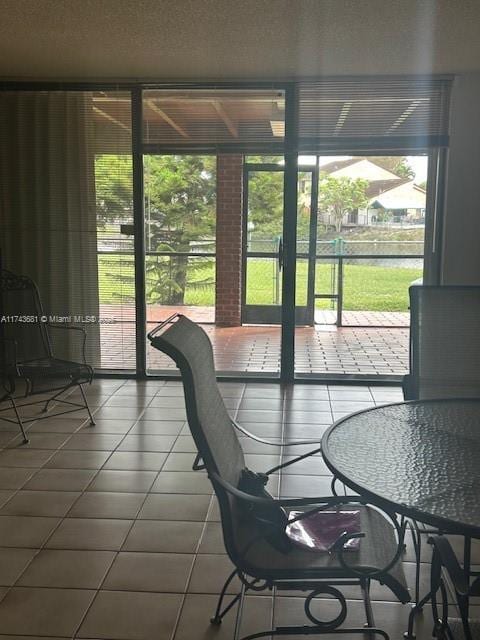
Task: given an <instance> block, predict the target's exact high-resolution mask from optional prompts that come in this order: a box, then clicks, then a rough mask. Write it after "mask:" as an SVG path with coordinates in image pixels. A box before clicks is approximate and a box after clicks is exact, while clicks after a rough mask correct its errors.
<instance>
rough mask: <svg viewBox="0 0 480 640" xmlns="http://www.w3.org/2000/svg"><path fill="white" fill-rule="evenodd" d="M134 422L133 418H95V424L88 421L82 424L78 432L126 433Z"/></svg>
mask: <svg viewBox="0 0 480 640" xmlns="http://www.w3.org/2000/svg"><path fill="white" fill-rule="evenodd" d="M134 424H135V420H120V419H118V420H117V419H115V420H107V419H106V418H96V417H95V425H93V426H92V425H91V424H90V423H89V422H87V423H86V424H84V425H83V427H82V428H81V429H80V430H79V432H78V433H96V434H98V433H112V434H117V435H121V434H124V435H125V434H126V433H128V432H129V431H130V429H131V428H132V427H133V425H134Z"/></svg>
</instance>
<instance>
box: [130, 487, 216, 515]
mask: <svg viewBox="0 0 480 640" xmlns="http://www.w3.org/2000/svg"><path fill="white" fill-rule="evenodd" d="M209 504H210V496H201V495H184V494H175V495H171V494H163V493H157V494H150V495H149V496H148V497H147V499H146V500H145V504H144V505H143V507H142V510H141V511H140V513H139V515H138V517H139V518H140V519H144V520H191V521H203V520H205V517H206V515H207V510H208V506H209Z"/></svg>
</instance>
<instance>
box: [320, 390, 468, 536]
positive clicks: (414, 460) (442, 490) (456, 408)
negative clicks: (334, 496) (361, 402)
mask: <svg viewBox="0 0 480 640" xmlns="http://www.w3.org/2000/svg"><path fill="white" fill-rule="evenodd" d="M322 453H323V458H324V460H325V462H326V464H327V466H328V467H329V469H330V470H331V471H332V473H333V474H334V475H335V476H336V477H337V478H338V479H339V480H341V481H342V482H343V483H344V484H345V485H347V486H348V487H350V488H351V489H353V490H354V491H356V492H357V493H359V494H360V495H361V496H363V497H365V498H366V499H368V500H369V501H371V502H372V504H377V505H378V506H379V507H384V508H386V509H387V510H390V511H392V510H393V511H395V512H396V513H399V514H403V515H405V516H408V517H410V518H413V519H415V520H417V521H420V522H424V523H425V524H428V525H431V526H433V527H436V528H439V529H441V530H443V531H448V532H451V533H458V534H461V535H464V536H469V537H480V400H468V399H448V400H422V401H411V402H402V403H396V404H389V405H384V406H380V407H374V408H372V409H367V410H365V411H360V412H358V413H354V414H352V415H350V416H347V417H346V418H342V419H341V420H339V421H337V422H336V423H335V424H334V425H333V426H332V427H330V428H329V429H328V431H326V433H325V435H324V436H323V439H322Z"/></svg>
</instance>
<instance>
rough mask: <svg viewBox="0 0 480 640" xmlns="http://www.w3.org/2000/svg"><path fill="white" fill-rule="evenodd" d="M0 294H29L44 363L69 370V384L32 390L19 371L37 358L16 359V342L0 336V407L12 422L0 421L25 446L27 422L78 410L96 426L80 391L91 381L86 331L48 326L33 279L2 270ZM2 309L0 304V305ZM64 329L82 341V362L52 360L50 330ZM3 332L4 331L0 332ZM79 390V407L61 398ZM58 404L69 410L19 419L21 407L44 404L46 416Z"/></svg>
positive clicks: (25, 377)
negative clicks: (21, 387) (13, 427)
mask: <svg viewBox="0 0 480 640" xmlns="http://www.w3.org/2000/svg"><path fill="white" fill-rule="evenodd" d="M0 284H1V286H0V295H1V294H2V293H3V292H4V291H16V290H21V291H28V292H31V295H32V301H33V305H34V308H35V311H36V313H35V318H34V321H33V322H31V324H33V325H34V326H36V328H37V329H38V330H39V331H40V335H41V341H42V347H43V350H44V358H42V359H45V360H47V361H48V360H50V361H55V362H58V363H59V364H60V365H63V367H64V368H65V370H68V369H70V372H69V374H68V375H70V377H71V381H70V382H67V383H66V384H62V385H58V384H57V385H53V386H50V387H47V388H42V389H39V390H36V389H35V386H34V382H35V378H34V377H29V376H27V375H25V374H24V373H22V371H21V368H22V367H25V366H28V364H29V363H30V362H35V360H36V359H33V360H21V361H20V360H19V358H18V346H19V345H18V341H17V340H16V339H12V338H8V337H5V336H4V335H0V348H1V349H2V351H3V358H2V362H3V363H4V366H3V370H0V379H1V387H2V388H3V394H2V395H0V403H3V402H6V401H8V402H9V403H10V406H7V407H2V408H0V414H1V413H2V412H4V411H10V410H13V412H14V414H15V418H16V419H15V420H14V419H12V418H9V417H5V416H2V415H0V419H1V420H5V421H7V422H11V423H13V424H17V425H18V426H19V428H20V432H21V434H22V437H23V442H24V444H27V443H28V438H27V434H26V428H25V425H26V423H29V422H34V421H36V420H42V419H45V418H50V417H55V416H61V415H65V414H67V413H72V412H75V411H78V410H79V409H86V410H87V413H88V417H89V419H90V424H91V425H95V420H94V418H93V415H92V412H91V410H90V407H89V405H88V401H87V397H86V395H85V390H84V388H83V385H84V384H91V382H92V379H93V369H92V367H90V366H89V365H87V363H86V357H85V345H86V338H87V336H86V333H85V330H84V329H83V328H81V327H69V326H66V325H62V324H55V323H51V322H49V321H48V319H47V320H45V321H44V319H45V318H46V316H45V314H44V311H43V306H42V303H41V299H40V294H39V291H38V288H37V286H36V284H35V283H34V282H33V280H32V279H31V278H29V277H27V276H17V275H15V274H13V273H12V272H10V271H7V270H5V269H3V270H2V271H1V272H0ZM0 308H1V303H0ZM4 322H5V318H4V317H3V311H2V318H1V322H0V327H2V325H3V324H4ZM56 329H60V330H64V331H74V332H77V333H78V334H79V335H80V336H81V339H82V343H81V353H82V359H83V362H82V363H78V362H71V361H68V360H63V359H57V358H55V357H54V353H53V348H52V340H51V337H50V331H51V330H56ZM2 333H3V332H2ZM80 367H81V368H82V370H83V375H79V368H80ZM75 371H77V374H78V375H77V377H75ZM16 380H22V381H23V382H24V384H25V391H24V393H23V394H22V395H16ZM75 387H78V388H79V389H80V393H81V396H82V400H83V403H82V404H80V403H78V402H72V401H71V400H67V399H65V398H60V397H59V396H61V395H62V394H63V393H65V392H67V391H69V390H70V389H72V388H75ZM51 392H54V395H53V396H51V397H50V398H47V399H45V398H43V399H41V400H35V401H33V402H22V403H18V402H17V401H18V400H20V399H21V398H28V397H30V396H34V395H37V394H42V395H44V394H46V393H51ZM54 401H55V402H60V403H62V404H65V405H69V406H70V407H74V408H70V409H65V410H64V411H57V412H56V413H51V414H48V415H42V416H35V417H31V418H25V417H24V418H22V417H21V415H20V411H19V410H21V409H22V407H28V406H32V405H37V404H43V405H44V406H43V409H42V413H47V411H48V407H49V404H50V403H51V402H54Z"/></svg>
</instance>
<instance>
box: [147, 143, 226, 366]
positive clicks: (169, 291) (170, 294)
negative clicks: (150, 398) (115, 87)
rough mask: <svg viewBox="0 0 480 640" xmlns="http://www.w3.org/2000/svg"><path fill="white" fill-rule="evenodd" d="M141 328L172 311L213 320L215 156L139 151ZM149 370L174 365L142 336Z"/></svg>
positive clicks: (202, 321)
mask: <svg viewBox="0 0 480 640" xmlns="http://www.w3.org/2000/svg"><path fill="white" fill-rule="evenodd" d="M144 185H145V187H144V188H145V246H146V251H145V254H146V255H145V283H146V303H147V304H146V306H147V333H148V332H149V331H151V330H152V329H153V327H155V325H157V324H158V323H159V322H161V321H162V320H165V319H166V318H168V317H169V316H171V315H172V314H174V313H182V314H183V315H186V316H187V317H189V318H190V319H191V320H193V321H195V322H198V323H200V324H202V325H205V326H206V329H207V331H208V330H209V328H208V327H209V325H212V324H213V322H214V320H215V249H216V239H215V231H216V229H215V227H216V214H215V204H216V159H215V157H214V156H197V155H195V156H192V155H168V156H165V155H163V156H160V155H148V156H145V157H144ZM147 369H148V371H149V372H159V371H163V370H170V369H175V365H174V364H173V362H172V361H171V360H170V358H167V357H166V356H164V355H162V354H161V353H160V352H159V351H157V350H155V349H153V348H152V347H151V346H150V343H149V342H148V341H147Z"/></svg>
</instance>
